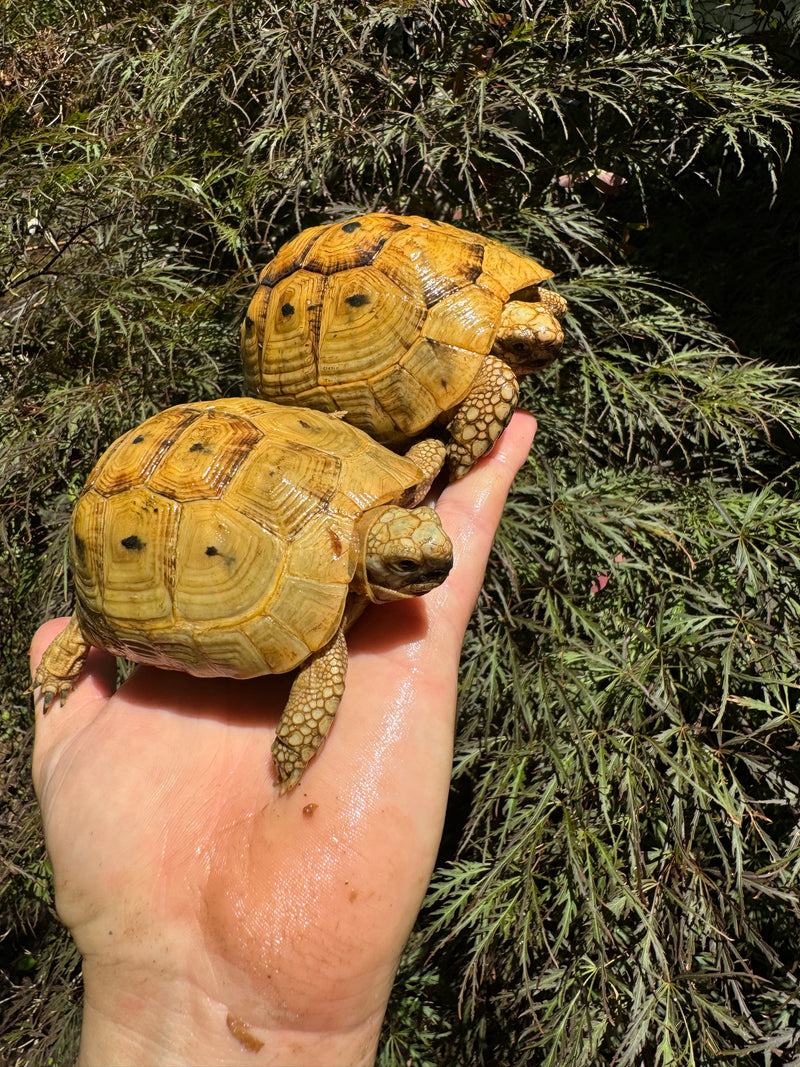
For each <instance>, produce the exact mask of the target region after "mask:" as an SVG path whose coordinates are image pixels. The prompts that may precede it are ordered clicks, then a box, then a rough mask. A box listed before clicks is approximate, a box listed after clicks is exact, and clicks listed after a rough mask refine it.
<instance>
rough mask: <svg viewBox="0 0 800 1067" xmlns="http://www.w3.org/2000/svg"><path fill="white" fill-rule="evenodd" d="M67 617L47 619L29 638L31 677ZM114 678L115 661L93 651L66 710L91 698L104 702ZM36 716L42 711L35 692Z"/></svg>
mask: <svg viewBox="0 0 800 1067" xmlns="http://www.w3.org/2000/svg"><path fill="white" fill-rule="evenodd" d="M68 622H69V617H62V618H60V619H50V620H49V622H46V623H43V624H42V625H41V626H40V627H39V629H38V630H37V631H36V633H35V634H34V635H33V639H32V640H31V647H30V665H31V677H32V676H33V675H34V673H35V671H36V668H37V667H38V666H39V663H40V662H41V659H42V656H43V655H44V653H45V651H46V649H47V648H48V646H49V645H50V644H51V642H53V641H55V639H56V638H57V637H58V635H59V634H60V633H61V632H62V630H64V629H66V626H67V623H68ZM116 675H117V661H116V659H115V658H114V656H111V655H109V653H108V652H101V651H100V650H99V649H95V648H93V649H92V651H91V652H90V653H89V657H88V659H87V660H86V663H85V664H84V667H83V670H82V671H81V674H80V677H79V678H78V680H77V682H76V683H75V687H74V689H73V691H72V692H71V693H70V695H69V697H68V698H67V699H68V701H69V704H70V707H73V708H74V707H75V706H76V705H78V704H81V705H83V704H86V703H88V702H90V701H92V700H95V699H107V698H108V697H109V696H111V694H112V693H113V692H114V688H115V682H116ZM35 703H36V710H37V715H38V714H41V712H42V699H41V695H40V694H39V692H38V690H37V691H36V698H35Z"/></svg>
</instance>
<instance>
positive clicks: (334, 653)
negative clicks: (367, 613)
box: [272, 629, 347, 794]
mask: <svg viewBox="0 0 800 1067" xmlns="http://www.w3.org/2000/svg"><path fill="white" fill-rule="evenodd" d="M346 674H347V644H346V643H345V639H344V633H343V632H342V630H341V629H339V630H338V631H337V632H336V636H335V637H334V638H333V640H332V641H330V642H329V643H328V644H327V645H325V647H324V648H322V649H320V651H319V652H315V653H314V655H313V656H311V657H309V659H307V660H306V661H305V663H304V664H303V665H302V667H301V668H300V669H299V671H298V674H297V677H296V678H295V680H294V684H293V685H292V688H291V692H290V693H289V699H288V700H287V702H286V707H285V708H284V709H283V714H282V715H281V717H280V720H279V722H278V728H277V730H276V733H275V740H274V742H273V744H272V758H273V760H274V761H275V769H276V771H277V772H278V788H279V790H280V793H281V794H283V793H288V792H289V791H290V790H292V789H294V787H295V786H296V785H297V783H298V782H299V781H300V779H301V777H302V775H303V771H304V770H305V769H306V764H307V763H308V762H309V760H310V759H312V757H313V756H314V755H315V754H316V752H317V749H318V748H319V747H320V745H321V744H322V742H323V741H324V740H325V738H326V736H327V734H328V730H330V728H331V723H332V722H333V717H334V715H335V714H336V711H337V708H338V707H339V703H340V701H341V699H342V693H344V680H345V675H346Z"/></svg>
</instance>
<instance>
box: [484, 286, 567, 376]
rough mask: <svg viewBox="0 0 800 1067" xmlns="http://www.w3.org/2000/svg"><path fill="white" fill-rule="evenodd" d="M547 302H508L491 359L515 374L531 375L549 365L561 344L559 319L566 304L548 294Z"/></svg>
mask: <svg viewBox="0 0 800 1067" xmlns="http://www.w3.org/2000/svg"><path fill="white" fill-rule="evenodd" d="M541 292H542V294H544V293H546V294H547V299H546V300H510V301H509V302H508V303H507V304H506V306H505V307H504V308H503V314H502V316H501V319H500V325H499V327H498V329H497V334H496V335H495V339H494V345H493V346H492V355H494V356H497V357H498V358H499V359H502V360H503V362H504V363H507V364H508V365H509V367H511V369H512V370H513V371H514V373H515V374H517V375H519V374H530V373H531V372H532V371H537V370H542V369H543V368H544V367H546V366H548V364H550V363H552V361H553V359H554V358H555V355H556V353H557V352H558V350H559V348H561V345H562V343H563V341H564V331H563V330H562V329H561V323H560V322H559V319H560V318H561V316H562V315H563V314H564V312H565V311H566V307H567V303H566V301H565V300H564V299H563V298H562V297H560V296H558V294H556V293H553V292H551V291H550V290H541Z"/></svg>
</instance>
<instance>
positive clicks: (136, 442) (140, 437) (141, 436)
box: [133, 433, 144, 445]
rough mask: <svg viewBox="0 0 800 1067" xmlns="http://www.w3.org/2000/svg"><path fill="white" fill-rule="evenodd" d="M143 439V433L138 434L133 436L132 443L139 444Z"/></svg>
mask: <svg viewBox="0 0 800 1067" xmlns="http://www.w3.org/2000/svg"><path fill="white" fill-rule="evenodd" d="M142 441H144V434H141V433H140V434H139V435H138V437H134V439H133V444H135V445H140V444H141V443H142Z"/></svg>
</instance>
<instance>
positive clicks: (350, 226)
mask: <svg viewBox="0 0 800 1067" xmlns="http://www.w3.org/2000/svg"><path fill="white" fill-rule="evenodd" d="M342 229H343V230H344V232H345V233H353V232H354V231H355V230H360V229H361V223H360V222H359V221H358V220H357V219H353V221H352V222H346V223H345V224H344V226H342Z"/></svg>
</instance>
